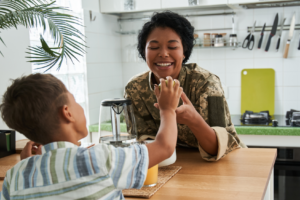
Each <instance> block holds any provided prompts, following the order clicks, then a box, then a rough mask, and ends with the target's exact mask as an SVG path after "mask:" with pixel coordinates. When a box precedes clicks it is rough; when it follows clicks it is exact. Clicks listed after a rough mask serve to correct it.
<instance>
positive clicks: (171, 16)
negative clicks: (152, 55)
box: [137, 11, 194, 63]
mask: <svg viewBox="0 0 300 200" xmlns="http://www.w3.org/2000/svg"><path fill="white" fill-rule="evenodd" d="M156 27H168V28H171V29H173V30H174V31H175V32H176V33H177V34H178V35H179V37H180V38H181V41H182V45H183V54H184V56H185V58H184V60H183V63H186V62H187V61H188V59H189V57H190V56H191V53H192V50H193V46H194V27H193V26H192V25H191V23H190V22H189V21H188V20H187V19H186V18H185V17H183V16H181V15H179V14H177V13H174V12H171V11H164V12H160V13H158V12H156V13H154V14H153V15H152V17H151V20H150V21H149V22H147V23H145V24H144V26H143V28H142V30H141V31H140V32H139V35H138V45H137V49H138V52H139V54H140V57H142V58H143V59H144V60H145V61H146V56H145V47H146V42H147V38H148V36H149V34H150V33H151V31H152V30H153V29H154V28H156Z"/></svg>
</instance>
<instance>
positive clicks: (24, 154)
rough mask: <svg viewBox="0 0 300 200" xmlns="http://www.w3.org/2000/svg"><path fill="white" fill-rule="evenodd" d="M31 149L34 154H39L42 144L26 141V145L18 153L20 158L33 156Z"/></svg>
mask: <svg viewBox="0 0 300 200" xmlns="http://www.w3.org/2000/svg"><path fill="white" fill-rule="evenodd" d="M32 151H33V152H34V153H35V154H36V155H41V154H42V145H40V144H38V143H35V142H32V141H29V142H27V144H26V146H25V147H24V149H23V150H22V152H21V154H20V157H21V160H23V159H26V158H29V157H31V156H33V154H32Z"/></svg>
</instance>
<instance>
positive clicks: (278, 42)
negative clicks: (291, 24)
mask: <svg viewBox="0 0 300 200" xmlns="http://www.w3.org/2000/svg"><path fill="white" fill-rule="evenodd" d="M285 19H286V18H284V19H283V20H282V23H281V26H280V31H279V34H278V41H277V45H276V51H278V49H279V46H280V38H281V34H282V29H283V25H284V22H285Z"/></svg>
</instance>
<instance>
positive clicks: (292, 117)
mask: <svg viewBox="0 0 300 200" xmlns="http://www.w3.org/2000/svg"><path fill="white" fill-rule="evenodd" d="M285 118H286V120H285V121H286V125H290V126H300V111H299V110H294V109H291V110H290V111H287V112H286V115H285Z"/></svg>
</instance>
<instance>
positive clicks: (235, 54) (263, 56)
mask: <svg viewBox="0 0 300 200" xmlns="http://www.w3.org/2000/svg"><path fill="white" fill-rule="evenodd" d="M294 11H295V12H297V19H296V24H299V23H300V21H299V20H300V19H299V16H300V7H299V6H298V7H287V8H272V9H253V10H252V9H249V10H243V9H242V10H239V11H237V15H236V17H235V28H236V33H237V35H238V39H239V41H241V42H243V40H244V38H245V37H246V36H247V35H248V33H247V27H248V26H252V25H253V23H254V21H255V20H256V25H257V26H262V25H263V24H264V23H266V24H267V25H272V24H273V21H274V18H275V15H276V13H278V14H279V22H281V20H282V17H283V16H284V17H285V18H287V19H286V22H285V24H290V21H291V18H292V14H293V12H294ZM216 12H220V11H216ZM194 13H197V11H195V12H193V13H191V14H194ZM188 19H189V20H190V21H191V23H192V24H193V25H194V27H195V29H209V28H230V27H231V16H211V17H193V18H192V17H190V18H188ZM143 23H144V22H141V21H138V22H127V23H123V29H124V30H139V29H141V26H142V24H143ZM214 32H216V31H214ZM220 32H226V33H227V36H228V35H229V34H230V33H231V31H220ZM197 33H198V35H199V36H201V37H202V36H203V33H204V32H202V31H198V32H197ZM299 33H300V31H295V33H294V35H295V37H294V39H293V42H292V43H291V45H290V51H289V58H288V59H283V58H282V55H283V51H284V47H285V41H286V40H287V37H288V31H283V34H282V38H281V45H280V49H279V51H278V52H276V50H275V46H276V42H277V37H273V39H272V43H271V47H270V50H269V51H268V52H265V51H264V48H265V45H266V43H267V38H268V36H269V32H265V36H264V42H263V45H262V49H260V50H259V49H257V45H258V41H259V38H260V33H259V32H256V33H255V46H254V49H253V50H252V51H250V50H248V49H243V48H238V49H236V50H232V49H228V48H227V49H194V51H193V54H192V56H191V59H190V61H189V62H197V64H198V65H200V66H201V67H203V68H205V69H207V70H209V71H211V72H213V73H215V74H216V75H218V76H219V77H220V79H221V82H222V84H223V85H226V86H227V87H228V99H227V101H228V105H229V108H230V112H231V114H240V105H241V104H240V94H241V91H240V90H241V75H240V73H241V70H242V69H245V68H273V69H274V70H275V114H285V112H286V111H287V110H288V109H291V108H294V109H300V79H299V77H300V51H298V50H297V47H298V41H299ZM136 37H137V35H134V36H121V41H122V55H123V60H122V61H123V87H124V86H125V85H126V83H127V82H128V80H129V79H130V78H131V77H132V76H133V75H136V74H138V73H141V72H143V71H145V70H147V66H146V65H145V63H141V62H133V61H130V59H128V55H129V54H128V49H129V47H131V46H132V45H133V44H136V42H137V39H136Z"/></svg>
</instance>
